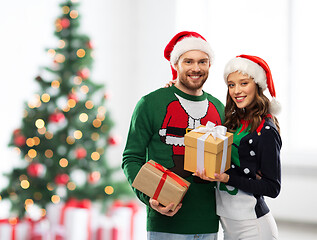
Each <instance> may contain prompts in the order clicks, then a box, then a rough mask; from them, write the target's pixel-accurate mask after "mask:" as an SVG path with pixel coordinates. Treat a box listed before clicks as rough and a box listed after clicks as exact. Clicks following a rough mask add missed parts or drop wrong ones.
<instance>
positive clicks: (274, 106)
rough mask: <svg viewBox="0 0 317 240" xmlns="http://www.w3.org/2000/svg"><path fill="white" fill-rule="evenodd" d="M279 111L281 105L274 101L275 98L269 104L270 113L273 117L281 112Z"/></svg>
mask: <svg viewBox="0 0 317 240" xmlns="http://www.w3.org/2000/svg"><path fill="white" fill-rule="evenodd" d="M281 110H282V106H281V104H280V103H279V102H278V101H277V100H276V98H275V97H273V98H272V101H271V104H270V113H272V114H273V115H278V114H279V113H280V112H281Z"/></svg>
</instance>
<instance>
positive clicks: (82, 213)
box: [47, 199, 92, 240]
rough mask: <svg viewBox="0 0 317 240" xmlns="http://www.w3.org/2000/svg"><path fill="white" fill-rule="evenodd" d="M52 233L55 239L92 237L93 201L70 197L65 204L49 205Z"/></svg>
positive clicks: (73, 239)
mask: <svg viewBox="0 0 317 240" xmlns="http://www.w3.org/2000/svg"><path fill="white" fill-rule="evenodd" d="M47 214H48V216H47V217H48V219H49V221H50V225H51V226H50V235H51V238H52V239H54V240H75V239H76V240H90V239H91V235H92V232H91V202H90V201H89V200H87V199H84V200H77V199H69V200H68V201H67V202H66V203H65V204H56V205H50V206H49V207H48V213H47Z"/></svg>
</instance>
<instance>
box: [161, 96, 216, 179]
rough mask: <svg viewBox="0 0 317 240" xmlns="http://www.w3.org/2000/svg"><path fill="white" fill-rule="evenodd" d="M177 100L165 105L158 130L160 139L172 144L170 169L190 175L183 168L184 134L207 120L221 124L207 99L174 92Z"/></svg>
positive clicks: (180, 173)
mask: <svg viewBox="0 0 317 240" xmlns="http://www.w3.org/2000/svg"><path fill="white" fill-rule="evenodd" d="M175 96H176V97H177V99H178V100H175V101H172V102H171V103H170V104H169V105H168V106H167V111H166V115H165V117H164V120H163V123H162V127H161V129H160V130H159V135H160V137H161V141H162V142H164V143H166V144H168V145H172V147H173V156H172V158H173V161H174V165H175V166H174V167H173V168H170V170H171V171H173V172H175V173H176V174H178V175H180V176H182V177H188V176H190V175H192V173H191V172H189V171H186V170H184V151H185V145H184V135H185V134H186V133H187V132H189V131H191V130H193V129H195V128H196V127H198V126H200V125H206V123H207V122H208V121H211V122H213V123H215V124H216V125H220V124H221V118H220V116H219V113H218V111H217V109H216V107H215V106H214V104H212V103H211V102H210V101H208V99H205V100H203V101H191V100H188V99H185V98H183V97H181V96H179V95H177V94H175Z"/></svg>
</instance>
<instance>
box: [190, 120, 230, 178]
mask: <svg viewBox="0 0 317 240" xmlns="http://www.w3.org/2000/svg"><path fill="white" fill-rule="evenodd" d="M232 142H233V134H232V133H228V132H227V128H226V127H224V126H215V124H214V123H212V122H208V123H207V124H206V126H203V125H202V126H200V127H198V128H196V129H194V130H192V131H190V132H189V133H186V134H185V138H184V143H185V160H184V169H185V170H187V171H190V172H195V171H196V170H198V171H200V172H201V171H202V170H203V169H205V170H206V175H207V176H208V177H210V178H215V176H214V174H215V173H223V172H225V171H226V170H228V169H229V168H230V163H231V145H232ZM224 147H225V148H224Z"/></svg>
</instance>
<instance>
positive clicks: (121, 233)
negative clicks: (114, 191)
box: [95, 200, 146, 240]
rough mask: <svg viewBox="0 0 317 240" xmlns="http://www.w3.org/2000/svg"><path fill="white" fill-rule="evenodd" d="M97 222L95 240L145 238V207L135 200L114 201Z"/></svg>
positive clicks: (135, 239) (134, 239)
mask: <svg viewBox="0 0 317 240" xmlns="http://www.w3.org/2000/svg"><path fill="white" fill-rule="evenodd" d="M99 223H100V224H99V226H98V228H97V232H96V238H95V239H96V240H138V239H146V211H145V207H144V206H143V205H142V206H141V205H138V203H137V202H135V201H128V202H123V201H120V200H116V201H114V202H113V204H112V205H111V206H110V207H109V209H108V211H107V214H106V215H103V216H100V219H99Z"/></svg>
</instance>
